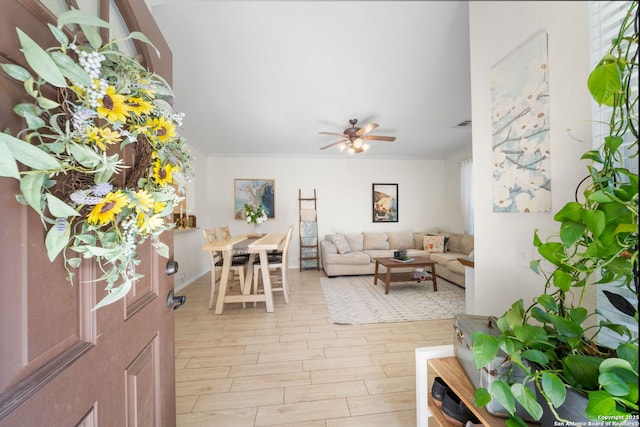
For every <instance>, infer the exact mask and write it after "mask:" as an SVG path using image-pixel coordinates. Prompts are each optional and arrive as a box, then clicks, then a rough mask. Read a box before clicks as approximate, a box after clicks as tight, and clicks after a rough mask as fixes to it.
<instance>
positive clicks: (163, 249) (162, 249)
mask: <svg viewBox="0 0 640 427" xmlns="http://www.w3.org/2000/svg"><path fill="white" fill-rule="evenodd" d="M154 247H155V249H156V252H157V253H158V255H160V256H161V257H164V258H169V246H167V245H166V244H164V243H162V242H156V243H155V244H154Z"/></svg>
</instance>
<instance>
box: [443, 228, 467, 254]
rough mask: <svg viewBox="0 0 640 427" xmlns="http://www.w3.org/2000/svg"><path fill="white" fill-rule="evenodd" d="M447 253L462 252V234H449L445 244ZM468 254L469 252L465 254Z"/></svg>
mask: <svg viewBox="0 0 640 427" xmlns="http://www.w3.org/2000/svg"><path fill="white" fill-rule="evenodd" d="M447 251H449V252H456V253H461V252H462V234H460V233H449V243H448V244H447ZM465 253H467V254H468V253H469V252H465Z"/></svg>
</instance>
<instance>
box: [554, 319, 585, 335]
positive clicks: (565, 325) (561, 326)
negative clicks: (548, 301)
mask: <svg viewBox="0 0 640 427" xmlns="http://www.w3.org/2000/svg"><path fill="white" fill-rule="evenodd" d="M551 323H553V326H554V327H555V328H556V329H557V330H558V333H559V334H561V335H564V336H566V337H569V338H580V337H582V334H583V333H584V330H583V329H582V327H581V326H580V325H576V324H575V323H573V321H571V320H569V319H565V318H564V317H560V316H555V315H551Z"/></svg>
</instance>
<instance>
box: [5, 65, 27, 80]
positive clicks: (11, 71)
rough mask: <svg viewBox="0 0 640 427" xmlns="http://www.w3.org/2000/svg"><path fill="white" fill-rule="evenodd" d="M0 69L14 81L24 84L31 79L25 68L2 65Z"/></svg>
mask: <svg viewBox="0 0 640 427" xmlns="http://www.w3.org/2000/svg"><path fill="white" fill-rule="evenodd" d="M2 69H3V70H4V71H5V73H7V74H8V75H9V76H11V77H13V78H14V79H16V80H18V81H21V82H24V81H26V80H28V79H29V78H31V73H29V71H27V69H26V68H24V67H21V66H19V65H15V64H2Z"/></svg>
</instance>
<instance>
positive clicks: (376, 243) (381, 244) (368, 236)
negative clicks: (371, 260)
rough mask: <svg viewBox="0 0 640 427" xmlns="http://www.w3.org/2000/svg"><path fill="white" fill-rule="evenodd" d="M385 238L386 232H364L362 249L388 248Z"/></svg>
mask: <svg viewBox="0 0 640 427" xmlns="http://www.w3.org/2000/svg"><path fill="white" fill-rule="evenodd" d="M387 239H388V237H387V234H386V233H364V250H370V249H389V241H388V240H387ZM394 249H395V248H394Z"/></svg>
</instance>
